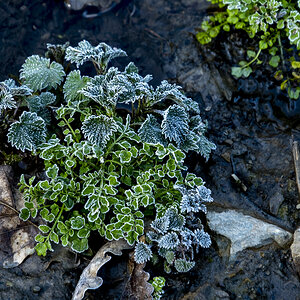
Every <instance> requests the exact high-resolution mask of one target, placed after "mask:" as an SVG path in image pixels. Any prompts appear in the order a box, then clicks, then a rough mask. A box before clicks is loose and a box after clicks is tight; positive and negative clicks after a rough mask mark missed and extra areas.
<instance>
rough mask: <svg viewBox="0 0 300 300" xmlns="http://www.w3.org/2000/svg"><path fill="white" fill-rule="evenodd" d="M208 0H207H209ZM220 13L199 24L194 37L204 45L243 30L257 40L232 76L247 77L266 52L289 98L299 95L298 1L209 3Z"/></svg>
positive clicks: (220, 1)
mask: <svg viewBox="0 0 300 300" xmlns="http://www.w3.org/2000/svg"><path fill="white" fill-rule="evenodd" d="M209 1H210V0H209ZM212 2H213V3H214V4H218V5H219V7H220V8H221V11H217V12H216V13H214V14H213V15H212V16H209V17H207V19H206V20H205V21H204V22H203V23H202V25H201V31H200V32H198V33H197V35H196V37H197V39H198V41H199V42H200V43H201V44H207V43H209V42H211V40H212V39H213V38H215V37H217V36H218V34H219V33H220V32H221V31H222V30H224V31H227V32H228V31H231V30H233V29H238V30H244V31H245V32H247V33H248V35H249V37H250V38H253V39H255V41H257V47H256V48H255V49H248V51H247V61H246V60H243V61H240V62H239V66H234V67H232V75H234V76H235V77H237V78H239V77H242V76H243V77H248V76H249V75H250V74H251V73H252V71H253V66H254V65H255V64H257V65H259V64H263V63H264V62H263V61H262V60H260V54H261V52H262V51H265V52H266V51H268V53H269V55H270V56H269V59H268V63H269V65H271V66H272V67H274V68H275V69H276V70H275V71H274V77H275V79H277V80H278V81H281V88H282V89H287V91H288V95H289V97H290V98H292V99H298V98H299V95H300V86H299V83H300V74H299V69H300V61H299V53H297V51H299V50H300V2H299V1H297V0H292V1H277V0H249V1H246V0H215V1H214V0H213V1H212Z"/></svg>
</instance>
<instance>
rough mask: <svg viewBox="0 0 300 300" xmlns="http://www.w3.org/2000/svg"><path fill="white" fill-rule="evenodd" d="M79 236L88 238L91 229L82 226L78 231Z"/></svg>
mask: <svg viewBox="0 0 300 300" xmlns="http://www.w3.org/2000/svg"><path fill="white" fill-rule="evenodd" d="M77 236H78V237H79V238H81V239H83V238H88V237H89V236H90V230H89V229H87V228H82V229H80V230H79V231H78V232H77Z"/></svg>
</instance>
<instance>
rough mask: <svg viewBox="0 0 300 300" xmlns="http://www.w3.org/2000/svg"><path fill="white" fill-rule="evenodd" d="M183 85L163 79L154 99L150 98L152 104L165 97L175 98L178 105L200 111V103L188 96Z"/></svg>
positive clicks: (188, 109)
mask: <svg viewBox="0 0 300 300" xmlns="http://www.w3.org/2000/svg"><path fill="white" fill-rule="evenodd" d="M181 89H182V87H181V86H178V85H176V84H170V83H168V82H167V81H166V80H163V81H162V82H161V84H160V85H159V86H158V87H157V88H156V90H155V93H154V94H153V97H152V99H150V104H151V105H154V104H156V103H158V102H161V101H163V100H165V99H170V100H173V101H174V102H175V103H177V104H178V105H180V106H182V107H184V108H185V109H186V110H187V111H190V110H192V111H194V112H196V113H200V110H199V105H198V103H197V102H195V101H193V100H192V99H190V98H188V97H186V96H185V95H184V94H183V93H182V92H181Z"/></svg>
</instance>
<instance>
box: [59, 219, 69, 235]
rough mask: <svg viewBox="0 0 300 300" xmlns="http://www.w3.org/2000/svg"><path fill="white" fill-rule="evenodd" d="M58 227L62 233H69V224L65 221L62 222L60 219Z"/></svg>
mask: <svg viewBox="0 0 300 300" xmlns="http://www.w3.org/2000/svg"><path fill="white" fill-rule="evenodd" d="M57 228H58V230H59V232H60V233H61V234H66V233H68V228H67V226H66V225H65V224H64V223H63V222H61V221H58V223H57Z"/></svg>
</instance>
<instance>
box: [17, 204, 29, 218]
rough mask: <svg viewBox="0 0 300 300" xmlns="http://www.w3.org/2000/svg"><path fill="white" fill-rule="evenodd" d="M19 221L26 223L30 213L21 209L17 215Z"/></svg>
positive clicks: (26, 209)
mask: <svg viewBox="0 0 300 300" xmlns="http://www.w3.org/2000/svg"><path fill="white" fill-rule="evenodd" d="M19 217H20V219H22V220H23V221H27V220H28V219H29V217H30V211H29V209H28V208H26V207H23V208H22V209H21V211H20V214H19Z"/></svg>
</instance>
